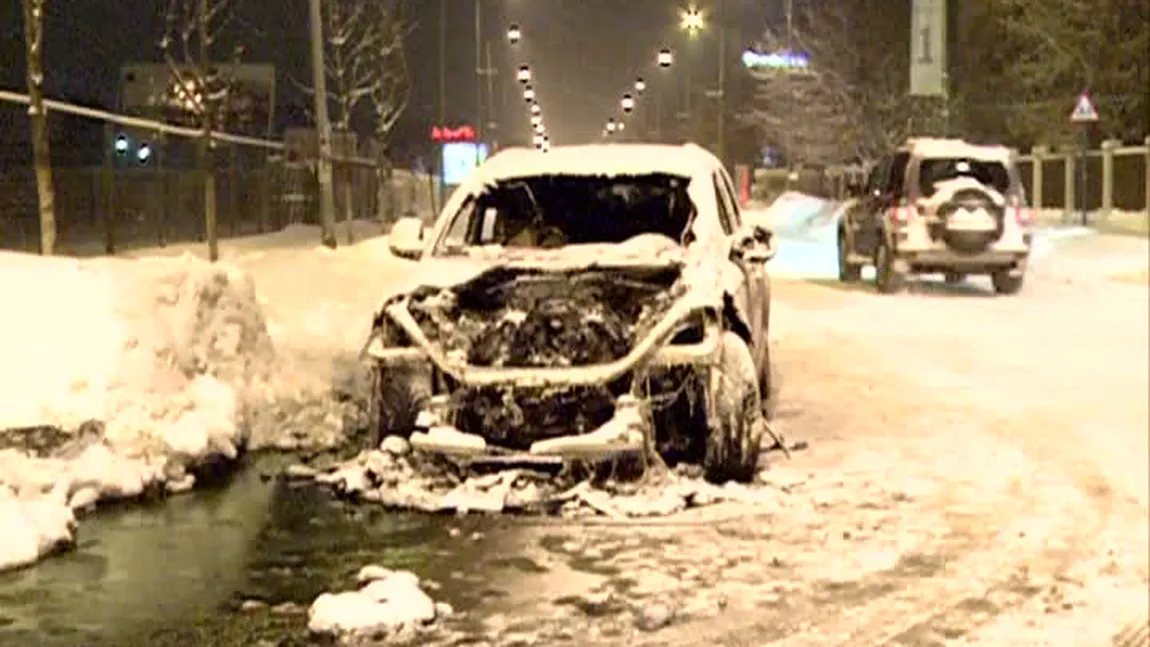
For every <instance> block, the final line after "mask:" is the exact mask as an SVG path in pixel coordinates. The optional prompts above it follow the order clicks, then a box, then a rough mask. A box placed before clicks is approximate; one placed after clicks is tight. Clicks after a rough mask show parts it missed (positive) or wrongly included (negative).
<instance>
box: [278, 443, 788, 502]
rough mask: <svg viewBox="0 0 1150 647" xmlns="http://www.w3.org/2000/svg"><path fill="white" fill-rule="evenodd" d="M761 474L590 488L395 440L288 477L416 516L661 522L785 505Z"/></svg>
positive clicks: (781, 493) (678, 474) (686, 471)
mask: <svg viewBox="0 0 1150 647" xmlns="http://www.w3.org/2000/svg"><path fill="white" fill-rule="evenodd" d="M770 474H771V473H770V472H764V473H763V476H762V478H760V482H759V483H758V484H752V485H744V484H739V483H733V482H732V483H727V484H725V485H722V486H718V485H714V484H711V483H708V482H706V481H704V480H703V479H702V478H700V477H699V476H698V475H697V474H693V473H692V469H691V468H690V467H688V466H680V467H678V468H676V469H675V470H673V471H671V472H668V473H663V474H651V475H649V476H648V477H647V478H645V479H644V480H642V481H641V482H635V483H625V482H615V481H610V482H606V483H601V484H600V483H596V484H593V483H592V482H591V481H575V480H572V479H570V478H569V477H563V476H554V475H551V474H549V473H547V472H545V471H541V470H533V469H505V470H500V471H495V472H492V473H486V474H473V475H468V474H463V473H462V471H461V470H460V469H458V468H456V467H454V466H453V465H451V464H450V463H448V462H446V461H444V460H439V459H437V458H436V457H433V456H430V455H427V454H424V453H422V452H419V451H414V450H412V449H411V447H410V446H409V445H408V443H407V441H406V440H404V439H402V438H399V437H397V436H389V437H388V438H386V439H384V441H383V443H382V444H381V446H380V449H377V450H369V451H364V452H361V453H360V454H359V455H358V456H357V457H355V458H354V459H352V460H350V461H347V462H343V463H338V464H336V465H333V466H331V467H329V468H326V469H322V470H321V469H316V468H313V467H310V466H307V465H293V466H290V467H288V468H287V469H286V470H285V472H284V476H285V478H288V479H303V480H313V481H315V482H316V483H318V484H320V485H322V486H325V487H327V488H330V489H331V490H332V491H334V492H335V493H336V494H337V496H340V497H341V498H345V499H351V500H356V501H363V502H367V503H374V504H379V505H383V506H385V507H388V508H393V509H404V510H418V511H422V512H435V513H441V512H455V513H460V514H466V513H469V512H487V513H499V512H513V513H525V514H544V515H561V516H564V517H576V518H577V517H593V516H604V517H610V518H616V519H629V518H641V517H664V516H669V515H674V514H676V513H679V512H683V511H685V510H687V509H689V508H699V507H705V506H711V505H715V504H718V503H736V504H742V505H747V506H754V507H759V508H770V509H779V508H783V507H788V506H789V505H790V504H789V503H788V502H787V501H786V499H787V492H786V488H785V487H783V486H779V485H778V484H777V483H774V480H773V477H772V476H770Z"/></svg>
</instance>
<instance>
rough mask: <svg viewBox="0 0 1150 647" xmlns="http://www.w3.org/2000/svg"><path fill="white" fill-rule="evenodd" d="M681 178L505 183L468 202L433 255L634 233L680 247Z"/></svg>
mask: <svg viewBox="0 0 1150 647" xmlns="http://www.w3.org/2000/svg"><path fill="white" fill-rule="evenodd" d="M688 183H689V180H688V179H687V178H683V177H679V176H673V175H665V174H650V175H636V176H612V177H598V176H565V175H546V176H535V177H526V178H519V179H514V180H506V181H501V182H498V183H496V184H495V185H494V186H490V187H488V188H487V189H486V190H484V191H483V192H482V193H481V194H479V195H478V196H477V197H475V198H473V199H471V200H468V201H467V202H466V203H465V204H464V206H463V208H462V209H460V211H459V212H458V213H457V214H456V215H455V216H454V219H453V220H452V222H451V225H450V226H449V227H448V229H447V231H446V233H445V234H444V236H443V238H441V239H440V242H439V244H438V245H437V246H436V248H435V252H434V253H435V254H436V255H445V254H457V253H462V252H465V251H466V250H467V249H468V248H471V247H477V246H484V245H502V246H505V247H518V248H537V249H539V248H541V249H553V248H557V247H564V246H567V245H585V244H595V243H608V244H614V243H621V242H623V241H626V240H628V239H630V238H632V237H634V236H638V235H640V234H662V235H664V236H667V237H669V238H671V239H673V240H675V241H682V240H683V239H684V235H685V233H686V231H687V229H688V227H689V226H690V223H691V218H692V217H693V215H694V213H695V210H694V207H693V205H692V204H691V201H690V199H689V198H688V196H687V185H688Z"/></svg>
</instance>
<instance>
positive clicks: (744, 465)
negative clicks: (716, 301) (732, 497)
mask: <svg viewBox="0 0 1150 647" xmlns="http://www.w3.org/2000/svg"><path fill="white" fill-rule="evenodd" d="M707 404H708V410H707V427H708V430H707V450H706V456H705V458H704V459H703V471H704V474H705V476H706V478H707V480H709V481H711V482H713V483H724V482H726V481H742V482H749V481H751V480H752V479H753V478H754V477H755V474H756V472H757V471H758V466H759V450H760V449H761V447H762V439H763V429H764V425H765V422H764V420H763V408H762V400H761V398H760V395H759V384H758V379H757V375H756V369H755V360H754V357H752V355H751V350H750V348H748V347H747V344H746V342H744V341H743V338H742V337H739V336H738V335H737V334H735V333H733V332H731V331H726V332H724V333H723V336H722V338H721V339H720V341H719V362H718V365H717V366H715V367H714V368H712V369H711V371H710V375H709V379H708V393H707Z"/></svg>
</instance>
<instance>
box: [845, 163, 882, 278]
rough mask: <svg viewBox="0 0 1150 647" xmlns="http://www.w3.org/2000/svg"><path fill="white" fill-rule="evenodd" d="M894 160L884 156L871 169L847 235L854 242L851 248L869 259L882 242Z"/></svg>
mask: <svg viewBox="0 0 1150 647" xmlns="http://www.w3.org/2000/svg"><path fill="white" fill-rule="evenodd" d="M892 159H893V157H892V156H890V155H887V156H884V157H883V158H882V159H880V160H879V161H878V163H877V164H875V166H874V168H872V169H871V171H870V174H869V175H867V183H866V186H865V187H864V189H863V194H862V195H861V196H859V199H858V205H857V207H856V208H855V211H854V212H853V214H852V217H851V221H850V223H849V231H848V232H847V235H848V236H849V237H850V239H851V242H852V245H851V248H852V249H853V250H854V252H855V253H856V254H861V255H862V256H866V257H867V258H870V257H872V256H874V252H875V250H876V249H877V248H878V243H879V240H881V233H882V203H883V192H884V190H885V188H886V185H887V175H888V174H889V172H890V166H891V161H892Z"/></svg>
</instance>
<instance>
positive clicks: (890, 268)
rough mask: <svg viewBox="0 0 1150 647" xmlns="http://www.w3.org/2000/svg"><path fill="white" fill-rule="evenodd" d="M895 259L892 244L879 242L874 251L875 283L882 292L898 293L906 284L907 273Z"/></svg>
mask: <svg viewBox="0 0 1150 647" xmlns="http://www.w3.org/2000/svg"><path fill="white" fill-rule="evenodd" d="M895 260H896V259H895V254H894V250H893V249H891V247H890V245H889V244H888V243H887V242H886V241H883V242H881V243H879V246H878V249H876V250H875V253H874V284H875V288H877V289H878V291H879V292H880V293H881V294H897V293H899V292H901V291H902V289H903V288H904V287H905V286H906V273H905V272H903V271H901V270H899V269H898V268H897V267H896V266H895Z"/></svg>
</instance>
